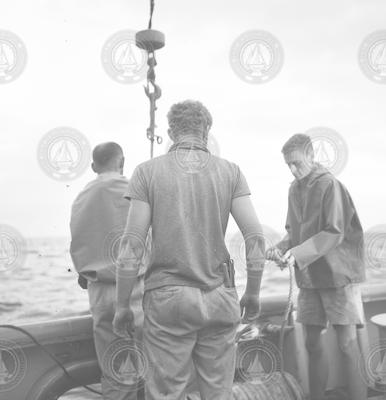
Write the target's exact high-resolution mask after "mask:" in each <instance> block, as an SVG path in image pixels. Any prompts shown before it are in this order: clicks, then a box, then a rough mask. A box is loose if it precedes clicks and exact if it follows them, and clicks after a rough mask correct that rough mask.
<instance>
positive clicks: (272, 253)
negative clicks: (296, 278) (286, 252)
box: [265, 246, 283, 262]
mask: <svg viewBox="0 0 386 400" xmlns="http://www.w3.org/2000/svg"><path fill="white" fill-rule="evenodd" d="M282 257H283V253H282V251H281V250H280V249H279V248H277V247H275V246H273V247H270V248H269V249H268V250H267V251H266V252H265V259H266V260H270V261H275V262H280V261H281V260H282Z"/></svg>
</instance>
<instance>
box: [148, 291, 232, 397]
mask: <svg viewBox="0 0 386 400" xmlns="http://www.w3.org/2000/svg"><path fill="white" fill-rule="evenodd" d="M143 304H144V312H145V322H144V330H143V335H144V336H143V340H144V347H145V349H146V353H147V357H148V361H149V373H148V376H147V377H146V385H145V393H146V400H166V399H167V400H183V399H185V395H186V386H187V384H188V382H189V377H190V374H191V360H193V364H194V367H195V371H196V379H197V383H198V388H199V391H200V394H201V399H202V400H229V399H231V398H232V383H233V377H234V370H235V360H236V344H235V335H236V328H237V326H238V324H239V322H240V306H239V301H238V296H237V292H236V290H235V289H234V288H225V287H224V286H223V285H221V286H220V287H218V288H216V289H214V290H211V291H203V290H200V289H198V288H193V287H188V286H165V287H162V288H158V289H154V290H150V291H147V292H146V293H145V298H144V303H143Z"/></svg>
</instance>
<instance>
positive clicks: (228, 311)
mask: <svg viewBox="0 0 386 400" xmlns="http://www.w3.org/2000/svg"><path fill="white" fill-rule="evenodd" d="M216 290H217V293H219V295H220V296H221V299H222V301H221V304H219V308H221V309H222V310H221V311H220V310H219V312H221V313H222V314H223V313H225V317H226V319H227V321H228V322H231V323H234V324H238V323H240V321H241V316H240V302H239V296H238V294H237V291H236V288H227V287H225V286H224V285H221V286H219V287H218V288H217V289H216Z"/></svg>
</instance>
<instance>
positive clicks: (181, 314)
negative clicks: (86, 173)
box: [114, 101, 264, 400]
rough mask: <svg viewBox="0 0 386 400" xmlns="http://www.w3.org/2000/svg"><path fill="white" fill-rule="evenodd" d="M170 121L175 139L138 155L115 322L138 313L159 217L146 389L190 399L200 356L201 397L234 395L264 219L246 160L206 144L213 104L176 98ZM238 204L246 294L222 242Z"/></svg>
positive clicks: (157, 396) (255, 304) (150, 399)
mask: <svg viewBox="0 0 386 400" xmlns="http://www.w3.org/2000/svg"><path fill="white" fill-rule="evenodd" d="M168 122H169V131H168V133H169V136H170V138H171V139H172V140H173V142H174V145H173V146H172V147H171V149H170V151H169V152H168V154H166V155H163V156H160V157H157V158H155V159H152V160H150V161H147V162H145V163H142V164H140V165H139V166H138V167H137V168H136V169H135V171H134V173H133V176H132V178H131V180H130V185H129V189H128V191H127V197H128V198H130V199H131V203H132V205H131V208H130V211H129V217H128V221H127V226H126V231H125V236H124V237H125V238H126V239H125V242H124V243H122V246H121V248H122V251H121V253H120V254H121V262H120V263H118V264H119V267H118V270H117V277H118V278H117V292H118V293H117V311H116V315H115V319H114V327H115V331H116V332H117V333H118V334H121V335H125V329H126V327H127V324H128V325H129V327H130V326H131V325H132V323H133V316H132V312H131V311H130V308H131V300H130V293H131V287H132V286H133V282H134V279H135V276H136V274H137V264H138V260H139V259H140V257H141V253H142V251H143V249H144V243H145V240H144V239H145V237H146V233H147V230H148V228H149V226H150V225H151V227H152V238H153V242H152V250H151V257H150V262H149V266H148V268H147V270H146V273H145V297H144V303H143V304H144V313H145V322H144V346H145V348H146V352H147V357H148V363H149V373H148V376H146V387H145V391H146V399H147V400H161V399H168V400H183V399H185V393H186V385H187V383H188V381H189V376H190V372H191V370H190V366H191V361H192V360H193V364H194V367H195V370H196V375H197V383H198V386H199V391H200V394H201V398H202V399H203V400H204V399H206V400H229V399H231V398H232V383H233V376H234V367H235V355H236V345H235V334H236V328H237V326H238V324H239V322H240V305H241V308H242V310H244V311H245V313H244V321H254V320H255V319H256V317H257V316H258V314H259V291H260V282H261V276H262V271H263V266H264V243H263V241H262V240H261V237H262V235H261V227H260V224H259V221H258V219H257V216H256V214H255V211H254V208H253V206H252V202H251V200H250V191H249V188H248V185H247V183H246V180H245V178H244V175H243V174H242V172H241V171H240V168H239V167H238V166H237V165H236V164H234V163H231V162H229V161H226V160H224V159H221V158H219V157H215V156H213V155H211V154H210V153H209V151H208V149H207V140H208V133H209V129H210V127H211V125H212V118H211V115H210V113H209V111H208V110H207V109H206V108H205V107H204V106H203V105H202V104H201V103H199V102H196V101H184V102H181V103H178V104H175V105H174V106H173V107H172V108H171V110H170V112H169V114H168ZM230 213H231V214H232V216H233V217H234V219H235V220H236V223H237V224H238V226H239V228H240V229H241V231H242V233H243V235H244V239H245V242H246V257H247V271H248V281H247V288H246V292H245V294H244V296H243V298H242V299H241V302H240V304H239V301H238V295H237V292H236V289H235V287H232V285H229V282H230V281H231V280H232V279H231V278H232V277H231V276H230V275H229V274H228V269H230V268H229V266H230V263H228V261H229V258H230V256H229V253H228V250H227V248H226V246H225V242H224V236H225V231H226V227H227V223H228V218H229V215H230ZM224 271H226V274H224ZM224 282H225V284H224Z"/></svg>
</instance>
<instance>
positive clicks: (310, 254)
mask: <svg viewBox="0 0 386 400" xmlns="http://www.w3.org/2000/svg"><path fill="white" fill-rule="evenodd" d="M322 201H323V207H322V210H323V215H322V216H321V218H323V219H324V221H323V230H321V231H320V232H318V233H317V234H315V235H313V236H311V237H310V238H309V239H307V240H306V241H304V242H303V243H302V244H300V245H298V246H295V247H293V248H292V249H290V250H289V251H288V252H287V253H288V254H286V256H285V257H286V258H289V257H290V255H292V256H293V257H294V259H295V260H296V263H297V266H298V267H299V269H304V268H306V267H308V266H309V265H310V264H312V263H313V262H314V261H316V260H317V259H318V258H320V257H322V256H324V255H326V254H328V253H329V252H330V251H331V250H332V249H334V248H336V247H337V246H339V245H340V244H341V243H342V242H343V240H344V235H345V231H346V226H347V224H348V223H350V221H351V218H352V216H353V213H354V210H353V207H352V205H351V203H350V201H349V198H348V197H347V195H346V193H344V191H343V190H342V187H341V186H340V184H339V183H338V182H337V181H334V182H332V183H331V185H330V186H329V187H328V189H327V190H326V192H325V194H324V197H323V200H322Z"/></svg>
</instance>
